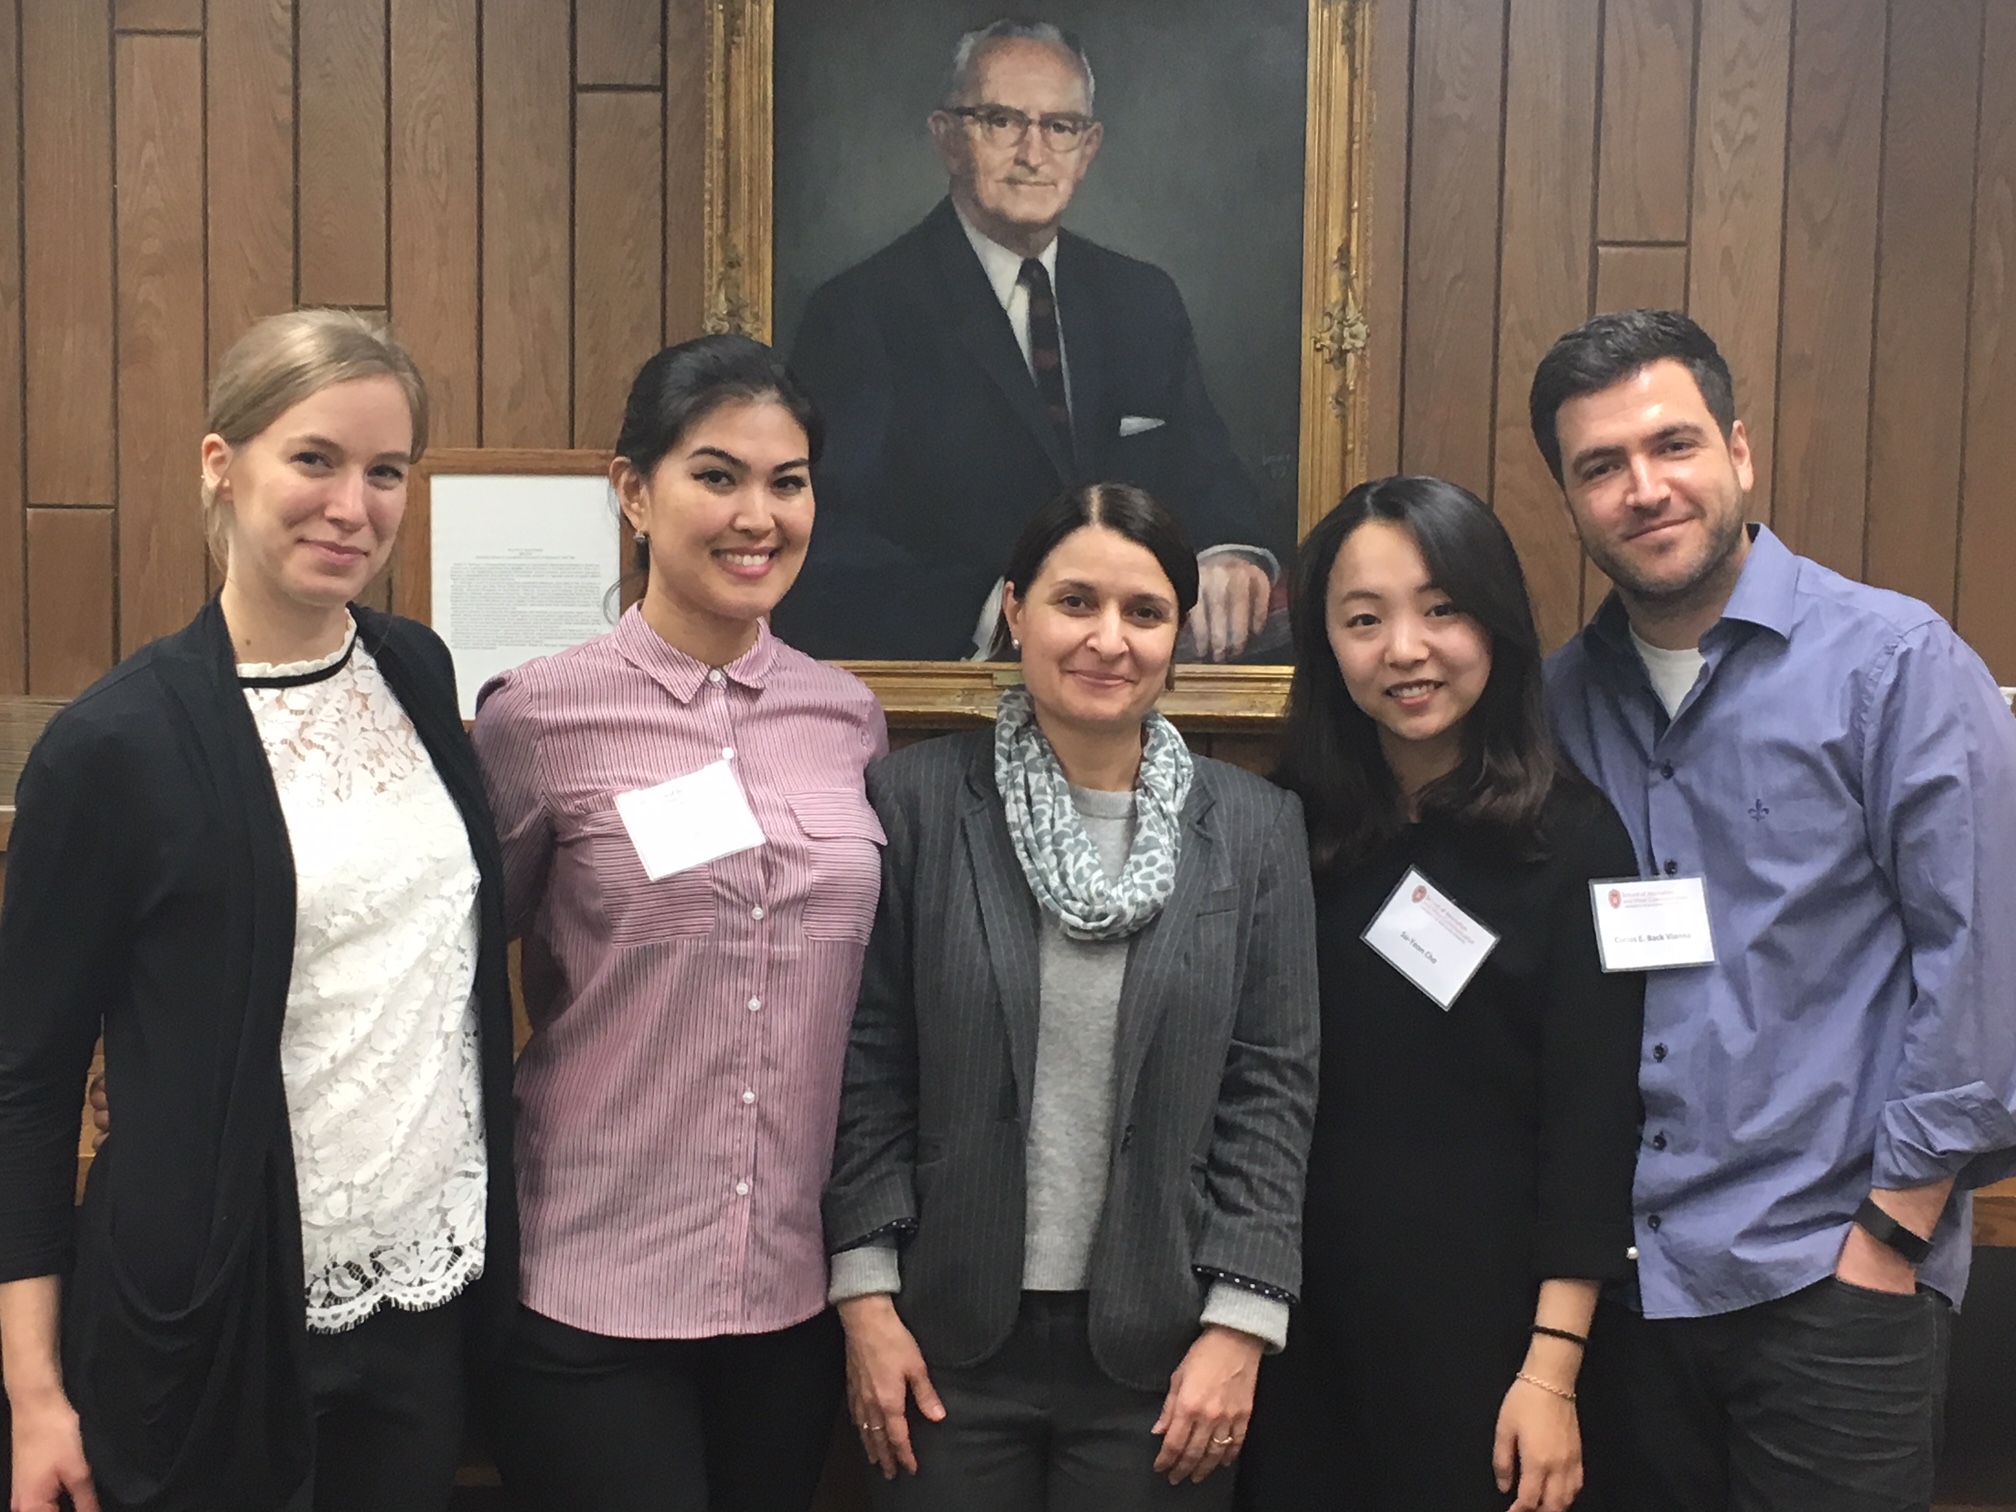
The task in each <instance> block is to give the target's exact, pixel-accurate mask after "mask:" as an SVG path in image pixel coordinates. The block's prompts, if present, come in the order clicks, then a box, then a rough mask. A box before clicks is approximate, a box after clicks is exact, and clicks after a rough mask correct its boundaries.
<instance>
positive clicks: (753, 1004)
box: [749, 997, 763, 1013]
mask: <svg viewBox="0 0 2016 1512" xmlns="http://www.w3.org/2000/svg"><path fill="white" fill-rule="evenodd" d="M762 1006H763V999H761V998H759V997H754V998H751V999H749V1011H750V1012H751V1013H754V1012H755V1011H756V1010H757V1009H758V1008H761V1007H762Z"/></svg>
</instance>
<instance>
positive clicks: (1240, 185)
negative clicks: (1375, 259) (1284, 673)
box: [775, 0, 1308, 545]
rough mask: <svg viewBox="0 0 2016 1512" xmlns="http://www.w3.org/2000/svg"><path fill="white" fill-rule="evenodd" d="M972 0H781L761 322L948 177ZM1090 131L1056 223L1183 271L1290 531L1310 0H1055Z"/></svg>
mask: <svg viewBox="0 0 2016 1512" xmlns="http://www.w3.org/2000/svg"><path fill="white" fill-rule="evenodd" d="M1028 13H1029V12H1026V11H1006V12H1004V11H1003V10H1001V9H997V8H995V6H994V5H990V4H986V3H984V0H983V3H978V4H976V3H972V0H776V16H777V42H776V48H777V52H776V60H777V62H776V67H777V73H776V83H777V96H776V97H777V122H776V132H777V137H776V141H777V161H776V228H777V231H776V234H777V241H776V265H775V266H776V295H775V298H776V322H777V324H776V330H777V336H778V341H779V344H780V345H781V346H782V347H783V348H784V350H786V351H787V352H788V351H789V350H790V344H791V341H792V338H793V337H794V336H795V335H796V334H797V328H798V319H799V316H800V315H801V314H802V313H803V311H804V308H805V302H806V300H807V299H808V298H810V296H811V294H812V291H813V290H814V289H815V288H817V287H818V286H819V285H820V284H821V283H823V282H824V281H825V280H826V279H827V278H830V277H831V276H832V275H833V274H835V273H837V272H839V271H841V270H842V269H843V268H847V267H850V266H852V265H853V264H854V263H857V262H859V261H860V260H861V259H862V258H864V257H866V256H868V255H869V254H870V253H872V252H874V251H876V250H877V249H878V248H880V247H882V246H883V245H885V244H886V243H888V242H890V241H892V240H894V239H895V238H896V237H897V236H898V235H899V234H901V233H902V232H903V231H906V230H908V229H909V228H910V227H911V226H912V225H914V224H916V223H917V222H918V221H919V220H922V219H923V218H924V216H925V214H926V213H927V212H928V211H929V210H930V209H931V207H932V206H933V205H935V204H936V203H937V202H938V200H939V198H940V197H941V196H942V195H943V194H944V192H945V174H944V169H943V167H942V166H941V165H940V163H939V161H938V156H937V153H936V152H934V151H933V150H932V146H931V139H930V137H929V135H928V134H927V133H926V130H925V126H924V120H925V117H926V116H927V115H929V114H930V112H931V108H932V106H933V105H935V104H936V103H937V100H938V95H939V91H940V90H941V88H942V87H943V84H944V80H945V76H946V71H947V68H948V66H949V64H950V62H951V56H952V48H953V45H954V44H955V43H956V42H957V41H958V39H959V36H960V34H961V33H962V32H964V31H966V30H968V29H970V28H972V27H976V26H984V25H986V24H987V23H988V22H990V21H993V20H995V19H997V18H998V17H999V16H1001V15H1003V14H1028ZM1037 14H1040V15H1041V16H1042V18H1043V19H1046V20H1051V21H1055V22H1056V23H1057V24H1058V25H1060V26H1063V27H1066V28H1069V29H1070V30H1072V31H1075V32H1077V33H1078V35H1079V37H1080V39H1081V40H1082V41H1083V42H1084V44H1085V51H1086V54H1087V55H1088V56H1089V57H1090V58H1091V60H1092V70H1093V73H1094V74H1095V76H1096V77H1097V80H1098V100H1097V114H1098V116H1099V118H1100V119H1101V120H1102V121H1104V122H1105V123H1106V140H1105V144H1104V145H1103V146H1102V147H1101V148H1100V150H1099V157H1098V160H1097V161H1096V162H1094V163H1093V165H1092V168H1091V171H1090V172H1089V173H1088V174H1087V175H1086V178H1085V182H1084V183H1083V184H1081V185H1080V186H1079V189H1078V193H1077V195H1076V196H1075V197H1074V198H1073V200H1072V202H1071V209H1070V211H1069V212H1068V214H1067V215H1066V217H1065V224H1066V225H1067V226H1068V227H1070V228H1071V229H1072V230H1074V231H1076V232H1078V233H1079V234H1080V235H1083V236H1088V237H1090V238H1091V239H1092V240H1094V241H1096V242H1101V243H1103V244H1104V245H1106V246H1109V247H1112V248H1114V249H1116V250H1117V251H1121V252H1125V253H1128V254H1129V255H1131V256H1134V257H1139V258H1144V259H1146V260H1147V261H1149V262H1152V263H1156V264H1158V265H1159V266H1161V267H1162V268H1164V269H1165V270H1167V272H1168V273H1169V275H1170V276H1171V277H1172V278H1174V279H1175V280H1176V286H1177V288H1179V289H1180V290H1181V291H1182V293H1183V299H1184V303H1185V304H1186V305H1187V306H1188V307H1189V310H1190V319H1191V321H1192V322H1193V323H1194V324H1195V326H1196V328H1197V344H1198V348H1199V351H1200V352H1201V354H1202V359H1203V364H1204V379H1205V382H1206V384H1207V385H1209V387H1210V390H1211V398H1212V400H1213V402H1214V403H1215V404H1216V405H1217V406H1218V411H1219V413H1220V414H1222V415H1223V416H1224V417H1225V422H1226V424H1227V425H1229V426H1230V427H1231V430H1232V437H1233V440H1234V442H1235V443H1236V444H1237V446H1238V448H1239V452H1240V455H1241V456H1242V457H1244V458H1245V460H1246V465H1247V467H1248V468H1249V470H1251V472H1252V473H1253V476H1254V480H1255V482H1256V483H1257V484H1258V485H1259V487H1260V491H1261V497H1262V499H1263V501H1264V502H1265V505H1266V507H1267V509H1268V513H1269V518H1270V519H1271V520H1274V521H1277V522H1278V524H1277V525H1276V535H1277V537H1278V542H1277V543H1270V544H1280V545H1286V544H1288V543H1291V542H1292V541H1293V540H1294V538H1295V451H1296V435H1297V431H1298V428H1299V400H1298V395H1297V390H1298V385H1299V382H1300V371H1299V358H1298V351H1299V346H1300V342H1301V329H1302V311H1301V300H1302V160H1303V138H1302V131H1303V109H1304V106H1303V101H1304V96H1305V94H1306V82H1305V81H1306V70H1307V63H1306V59H1307V55H1308V42H1307V33H1306V27H1307V19H1306V18H1307V14H1308V11H1307V0H1056V3H1054V4H1051V5H1050V6H1049V7H1048V8H1047V9H1045V10H1043V11H1041V12H1038V13H1037Z"/></svg>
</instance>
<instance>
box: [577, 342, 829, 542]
mask: <svg viewBox="0 0 2016 1512" xmlns="http://www.w3.org/2000/svg"><path fill="white" fill-rule="evenodd" d="M750 399H769V400H774V401H776V402H777V403H778V404H781V405H783V406H784V408H785V410H786V411H787V412H788V413H789V414H790V416H791V418H792V419H793V420H796V421H797V422H798V425H799V428H800V429H802V430H803V431H804V432H805V456H806V460H807V461H810V462H817V461H818V460H819V453H820V452H821V451H822V450H824V449H825V444H826V425H825V422H824V421H823V420H822V419H821V418H820V415H819V407H818V405H816V404H814V403H813V402H812V396H811V395H810V394H808V393H806V392H805V390H804V389H803V388H802V387H801V386H800V385H799V383H798V380H797V379H796V378H794V377H792V376H791V370H790V369H789V368H788V367H786V366H785V365H784V359H783V358H782V357H780V356H778V355H777V353H776V352H775V351H774V350H773V349H772V348H770V347H767V346H765V345H764V344H763V343H762V342H760V341H756V340H754V339H752V338H751V337H748V336H736V335H719V336H696V337H694V338H693V339H692V340H691V341H682V342H680V343H679V344H678V345H676V346H669V347H666V348H665V349H664V350H663V351H662V352H660V353H659V354H658V355H657V356H655V357H652V358H649V359H648V360H646V362H645V364H644V366H642V367H641V368H639V369H638V370H637V376H636V378H635V379H633V380H632V381H631V384H630V398H629V400H628V402H626V403H625V404H624V406H623V429H622V431H621V432H620V433H619V434H618V435H617V437H616V455H617V456H619V457H622V458H624V459H625V460H626V461H628V462H629V464H630V465H631V466H632V467H634V468H636V469H637V471H638V472H639V473H640V474H642V475H643V476H644V477H647V478H648V477H650V476H651V474H652V473H653V472H655V471H657V468H658V464H659V463H660V462H662V461H664V460H665V456H666V454H667V453H668V452H670V451H671V450H672V449H673V448H674V447H676V446H678V444H679V443H680V442H681V441H682V440H684V439H685V437H686V434H687V433H688V432H689V431H691V430H692V429H693V427H694V426H696V425H698V424H699V423H700V422H701V421H702V420H705V419H706V418H707V417H708V416H709V415H711V414H713V413H714V411H716V410H717V409H719V408H721V406H722V405H724V404H734V403H736V402H738V401H742V400H750ZM650 560H651V558H650V548H649V547H648V546H645V545H643V544H642V543H639V544H638V546H637V561H636V566H635V570H636V571H638V572H642V571H644V570H646V569H647V568H648V567H649V566H650Z"/></svg>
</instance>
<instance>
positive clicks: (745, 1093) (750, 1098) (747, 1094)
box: [742, 1087, 756, 1103]
mask: <svg viewBox="0 0 2016 1512" xmlns="http://www.w3.org/2000/svg"><path fill="white" fill-rule="evenodd" d="M742 1101H744V1102H745V1103H752V1102H754V1101H756V1094H755V1093H754V1092H751V1091H750V1090H749V1089H748V1088H747V1087H744V1088H743V1089H742Z"/></svg>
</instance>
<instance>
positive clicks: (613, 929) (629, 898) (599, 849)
mask: <svg viewBox="0 0 2016 1512" xmlns="http://www.w3.org/2000/svg"><path fill="white" fill-rule="evenodd" d="M580 844H581V846H582V849H583V852H584V854H585V856H586V860H587V865H588V869H589V871H590V872H591V873H592V874H593V876H594V878H595V885H596V887H597V889H598V890H599V891H600V893H601V895H602V910H603V913H604V914H605V915H606V916H607V918H608V920H609V939H610V942H611V943H612V944H616V945H650V944H653V943H655V942H657V941H661V940H672V939H681V938H687V937H691V936H694V935H704V934H711V933H712V932H713V930H714V868H713V866H712V865H711V864H710V863H707V862H702V863H701V864H700V865H698V866H689V867H687V868H686V870H684V871H680V872H674V873H673V874H672V875H671V876H669V877H664V878H661V879H660V880H658V881H656V882H653V881H652V880H651V879H650V878H649V877H647V876H645V875H644V863H643V862H642V861H640V860H639V859H638V858H637V847H636V846H635V845H633V844H631V842H630V832H629V831H628V830H626V829H625V828H624V827H623V820H622V819H621V817H620V816H618V815H617V814H616V813H615V812H614V811H613V810H611V811H610V812H608V813H602V814H591V815H589V816H588V818H587V819H585V820H584V821H583V822H582V825H581V830H580Z"/></svg>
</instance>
